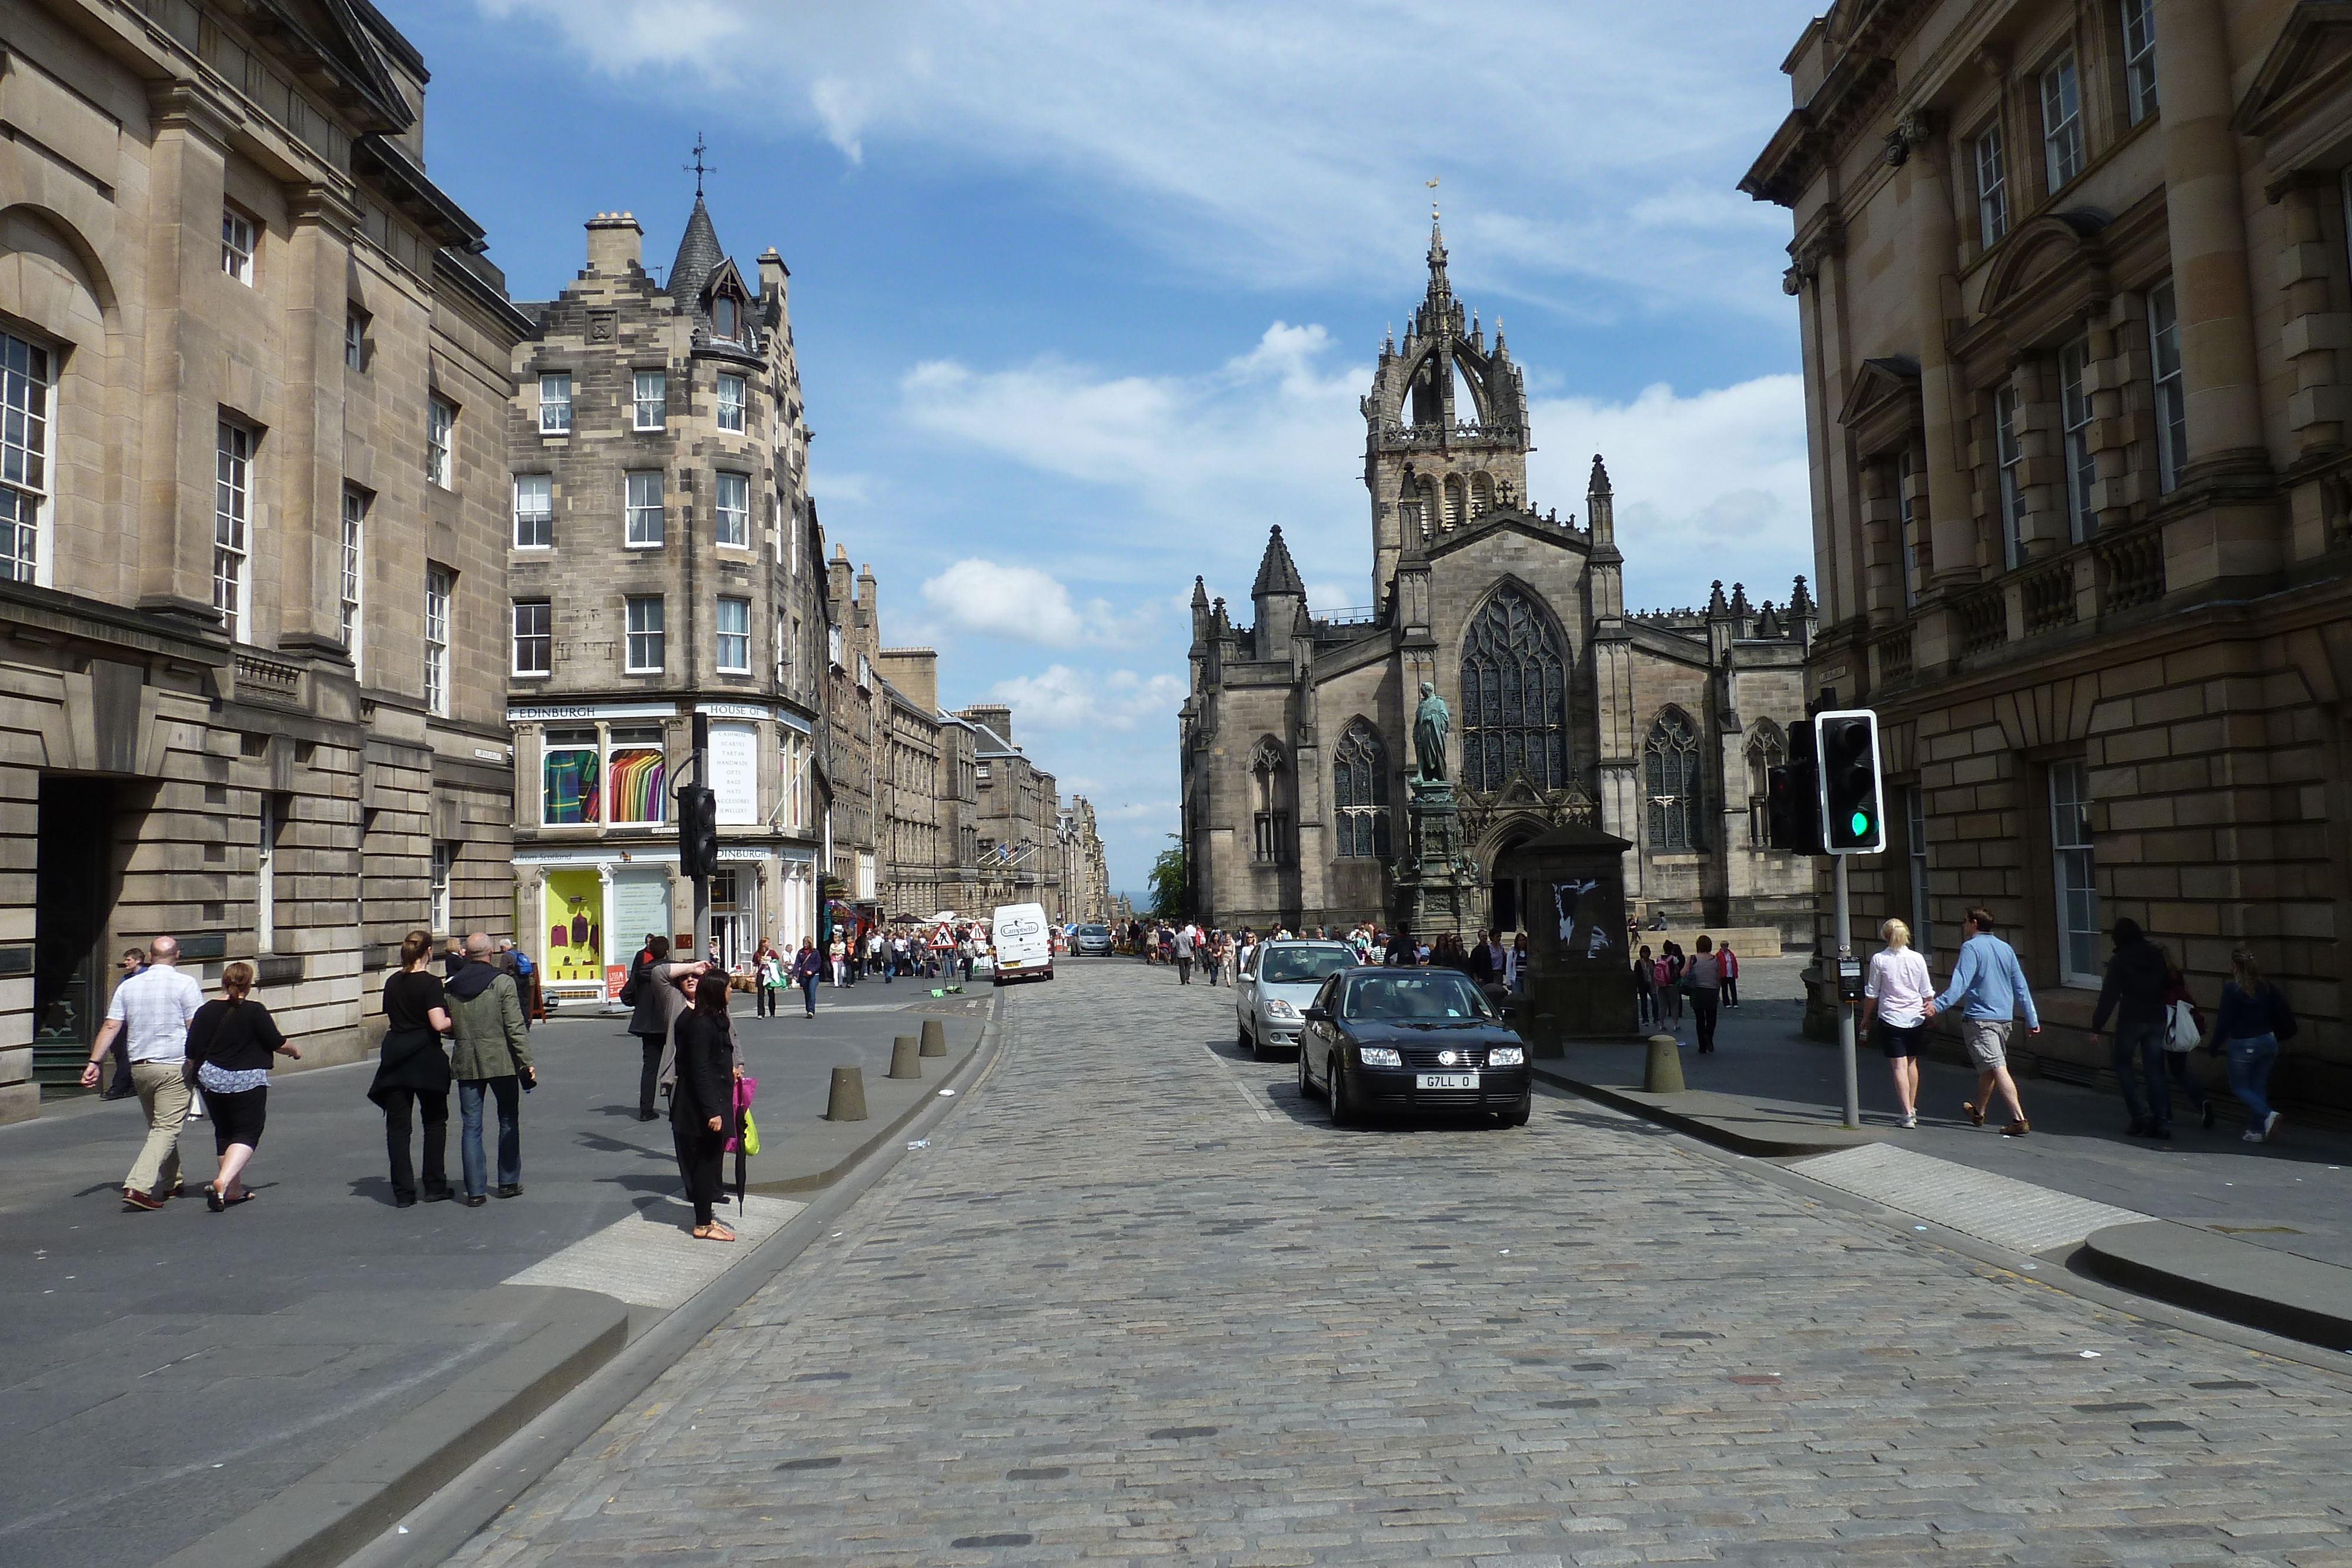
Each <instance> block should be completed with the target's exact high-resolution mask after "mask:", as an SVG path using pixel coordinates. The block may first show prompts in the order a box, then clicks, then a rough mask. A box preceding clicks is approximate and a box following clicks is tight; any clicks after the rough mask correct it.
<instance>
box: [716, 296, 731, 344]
mask: <svg viewBox="0 0 2352 1568" xmlns="http://www.w3.org/2000/svg"><path fill="white" fill-rule="evenodd" d="M736 312H737V306H736V303H735V297H734V296H733V295H731V294H722V295H720V296H719V298H716V299H714V300H712V301H711V302H710V329H711V330H712V331H713V332H715V333H717V334H718V335H719V337H722V338H729V339H731V338H733V337H734V336H735V322H736Z"/></svg>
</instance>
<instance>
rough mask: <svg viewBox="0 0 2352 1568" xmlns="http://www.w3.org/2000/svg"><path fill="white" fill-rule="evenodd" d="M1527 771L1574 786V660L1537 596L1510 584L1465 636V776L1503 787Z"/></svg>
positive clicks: (1537, 781) (1471, 782)
mask: <svg viewBox="0 0 2352 1568" xmlns="http://www.w3.org/2000/svg"><path fill="white" fill-rule="evenodd" d="M1521 771H1525V772H1526V774H1527V776H1528V780H1529V781H1530V782H1531V783H1533V784H1534V785H1535V787H1536V788H1537V789H1542V790H1547V791H1549V790H1552V789H1566V788H1567V787H1568V661H1567V659H1566V658H1565V657H1563V656H1562V654H1561V653H1560V648H1559V639H1558V638H1556V637H1555V636H1554V635H1553V634H1552V630H1551V622H1550V621H1549V619H1548V618H1547V617H1546V616H1545V615H1544V613H1543V612H1542V611H1541V610H1539V609H1538V608H1537V607H1536V603H1535V601H1533V600H1531V599H1529V598H1528V596H1527V595H1526V594H1524V593H1521V592H1520V591H1518V590H1517V589H1514V588H1504V589H1501V590H1499V591H1496V594H1495V596H1494V597H1493V598H1491V599H1489V600H1487V601H1486V604H1485V606H1484V607H1483V608H1481V609H1480V610H1479V612H1478V613H1477V614H1476V615H1475V616H1474V617H1473V618H1472V619H1471V622H1470V630H1469V632H1467V633H1466V634H1465V636H1464V637H1463V639H1462V783H1463V787H1464V788H1465V789H1470V790H1473V791H1483V790H1489V789H1501V788H1502V787H1503V785H1504V783H1505V782H1506V781H1507V780H1508V779H1509V778H1510V777H1511V775H1512V774H1514V773H1517V772H1521Z"/></svg>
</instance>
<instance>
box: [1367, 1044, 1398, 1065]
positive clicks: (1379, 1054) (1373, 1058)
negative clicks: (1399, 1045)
mask: <svg viewBox="0 0 2352 1568" xmlns="http://www.w3.org/2000/svg"><path fill="white" fill-rule="evenodd" d="M1356 1054H1357V1055H1358V1056H1360V1057H1361V1058H1362V1059H1363V1062H1364V1065H1365V1066H1367V1067H1402V1066H1403V1065H1404V1058H1403V1057H1402V1056H1399V1055H1398V1054H1397V1052H1396V1048H1395V1047H1394V1046H1388V1045H1360V1046H1358V1047H1357V1048H1356Z"/></svg>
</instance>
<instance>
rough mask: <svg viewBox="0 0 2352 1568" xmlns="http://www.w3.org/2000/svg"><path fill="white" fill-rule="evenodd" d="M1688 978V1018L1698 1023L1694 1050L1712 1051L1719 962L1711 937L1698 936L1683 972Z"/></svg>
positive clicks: (1719, 996)
mask: <svg viewBox="0 0 2352 1568" xmlns="http://www.w3.org/2000/svg"><path fill="white" fill-rule="evenodd" d="M1684 975H1685V977H1686V978H1687V979H1688V980H1689V981H1690V1003H1691V1019H1692V1021H1693V1022H1694V1023H1696V1025H1697V1026H1698V1053H1699V1054H1700V1055H1701V1056H1712V1055H1714V1054H1715V1019H1716V1008H1717V1004H1718V1003H1719V1002H1720V1001H1721V1000H1722V999H1723V962H1722V960H1721V959H1719V958H1717V956H1715V940H1714V938H1713V937H1709V936H1702V937H1700V938H1699V939H1698V952H1697V953H1696V955H1694V956H1692V958H1691V961H1690V967H1689V968H1688V969H1686V970H1685V971H1684Z"/></svg>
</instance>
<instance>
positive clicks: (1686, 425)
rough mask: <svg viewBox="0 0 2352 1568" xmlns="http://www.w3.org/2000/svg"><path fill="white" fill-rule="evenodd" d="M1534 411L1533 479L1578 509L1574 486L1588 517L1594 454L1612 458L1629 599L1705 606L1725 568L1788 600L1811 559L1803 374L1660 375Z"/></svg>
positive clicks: (1761, 594) (1728, 576) (1551, 498)
mask: <svg viewBox="0 0 2352 1568" xmlns="http://www.w3.org/2000/svg"><path fill="white" fill-rule="evenodd" d="M1528 418H1529V419H1530V420H1532V421H1533V422H1534V423H1535V428H1536V432H1537V436H1538V449H1537V454H1536V455H1535V456H1534V457H1532V458H1530V459H1529V460H1528V488H1529V489H1531V490H1532V491H1533V492H1534V493H1535V494H1536V495H1537V496H1538V497H1541V498H1543V499H1544V501H1545V504H1547V505H1552V506H1558V507H1559V509H1560V510H1561V511H1562V512H1563V513H1565V512H1567V511H1569V510H1570V507H1571V503H1570V499H1569V498H1570V497H1574V500H1573V503H1572V506H1573V509H1574V510H1575V511H1576V512H1577V514H1578V517H1579V520H1580V521H1585V520H1587V519H1585V518H1584V517H1583V513H1584V509H1585V507H1584V500H1583V496H1584V491H1585V487H1586V484H1587V481H1588V480H1589V478H1590V476H1591V462H1592V455H1593V454H1594V453H1596V452H1597V453H1600V454H1601V455H1602V456H1603V458H1604V460H1605V461H1606V462H1607V464H1608V467H1609V482H1610V488H1611V490H1612V492H1613V493H1614V495H1615V497H1616V515H1617V547H1618V549H1622V551H1624V553H1625V601H1626V605H1627V607H1628V608H1629V609H1671V608H1674V607H1675V606H1680V605H1688V606H1692V607H1696V606H1698V605H1701V604H1704V603H1705V602H1706V591H1707V584H1708V583H1709V582H1711V581H1712V580H1715V579H1717V578H1720V579H1721V580H1723V581H1724V583H1725V584H1727V585H1728V584H1730V583H1733V582H1738V581H1745V582H1746V583H1747V584H1748V598H1749V599H1750V600H1752V601H1758V602H1761V601H1764V600H1766V599H1769V600H1771V601H1774V602H1775V603H1781V602H1785V601H1787V599H1788V597H1789V586H1790V580H1792V579H1793V578H1794V577H1795V575H1796V574H1797V573H1799V572H1804V573H1807V574H1810V573H1811V571H1812V570H1813V569H1812V554H1813V528H1812V501H1811V495H1812V492H1811V470H1810V467H1809V465H1808V463H1807V460H1806V454H1805V402H1804V383H1803V382H1802V380H1801V378H1799V377H1797V376H1792V375H1778V376H1759V377H1758V378H1757V379H1756V380H1754V381H1749V382H1740V383H1738V385H1736V386H1729V387H1723V388H1720V389H1717V390H1714V391H1709V392H1698V393H1696V394H1694V395H1692V396H1690V397H1680V396H1677V395H1675V391H1674V389H1673V388H1672V387H1669V386H1664V385H1658V386H1653V387H1650V388H1648V389H1646V390H1645V391H1643V393H1642V394H1641V395H1640V396H1639V397H1637V398H1635V399H1634V400H1633V402H1625V403H1603V402H1595V401H1593V400H1591V399H1590V398H1560V399H1556V400H1548V401H1545V402H1538V403H1534V404H1533V405H1531V406H1530V408H1529V409H1528ZM1555 497H1557V499H1555Z"/></svg>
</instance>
